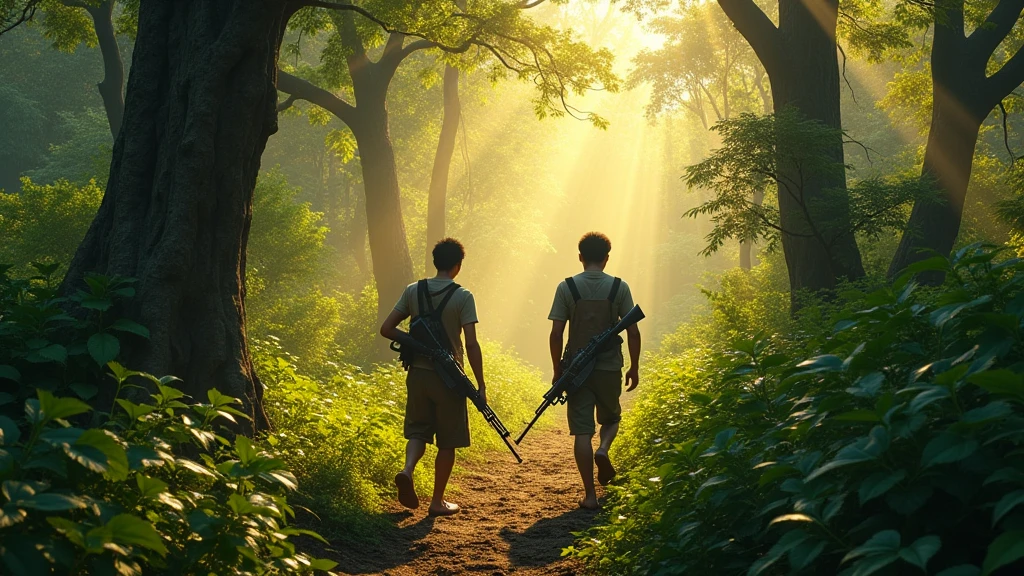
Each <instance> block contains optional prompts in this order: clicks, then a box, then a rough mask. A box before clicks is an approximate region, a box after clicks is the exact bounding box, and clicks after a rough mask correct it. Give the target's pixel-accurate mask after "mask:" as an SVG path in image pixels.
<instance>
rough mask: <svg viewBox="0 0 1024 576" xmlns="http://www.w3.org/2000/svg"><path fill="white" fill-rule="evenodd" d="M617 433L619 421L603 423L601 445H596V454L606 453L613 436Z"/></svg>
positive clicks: (613, 439)
mask: <svg viewBox="0 0 1024 576" xmlns="http://www.w3.org/2000/svg"><path fill="white" fill-rule="evenodd" d="M618 433H619V423H618V422H616V423H615V424H605V425H604V426H601V445H600V446H598V447H597V453H598V454H604V455H605V456H607V455H608V450H609V449H610V448H611V447H612V442H614V441H615V436H616V435H617V434H618Z"/></svg>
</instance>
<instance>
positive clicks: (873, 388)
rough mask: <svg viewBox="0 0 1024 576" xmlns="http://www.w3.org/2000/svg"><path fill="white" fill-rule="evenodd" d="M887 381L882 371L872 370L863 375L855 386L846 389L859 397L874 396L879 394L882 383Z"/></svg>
mask: <svg viewBox="0 0 1024 576" xmlns="http://www.w3.org/2000/svg"><path fill="white" fill-rule="evenodd" d="M884 382H885V375H884V374H882V373H881V372H872V373H870V374H866V375H864V376H861V377H860V378H858V379H857V381H856V382H854V384H853V386H851V387H850V388H847V389H846V392H847V393H849V394H852V395H854V396H857V397H859V398H874V397H875V396H878V392H879V390H881V389H882V384H883V383H884Z"/></svg>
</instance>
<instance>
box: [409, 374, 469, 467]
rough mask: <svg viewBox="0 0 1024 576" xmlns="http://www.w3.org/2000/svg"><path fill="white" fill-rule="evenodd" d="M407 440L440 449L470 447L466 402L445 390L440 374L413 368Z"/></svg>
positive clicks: (461, 397)
mask: <svg viewBox="0 0 1024 576" xmlns="http://www.w3.org/2000/svg"><path fill="white" fill-rule="evenodd" d="M405 389H406V392H407V396H406V401H405V438H406V439H407V440H413V439H415V440H422V441H424V442H426V443H427V444H433V443H434V436H435V435H436V436H437V447H438V448H465V447H466V446H469V412H468V411H467V410H466V401H467V400H466V398H465V397H464V396H461V395H459V394H458V393H456V392H455V391H454V390H452V389H451V388H448V387H447V386H445V384H444V381H443V380H441V377H440V376H438V375H437V372H434V371H433V370H430V369H427V368H417V367H415V366H413V367H412V368H409V374H408V376H406V378H405Z"/></svg>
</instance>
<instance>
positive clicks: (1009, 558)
mask: <svg viewBox="0 0 1024 576" xmlns="http://www.w3.org/2000/svg"><path fill="white" fill-rule="evenodd" d="M1021 558H1024V530H1014V531H1013V532H1003V533H1002V534H1000V535H999V537H998V538H996V539H995V541H993V542H992V543H991V544H989V545H988V552H987V553H986V554H985V561H984V562H983V563H982V565H981V573H982V575H983V576H984V575H986V574H991V573H992V572H994V571H996V570H997V569H999V568H1001V567H1003V566H1006V565H1007V564H1010V563H1012V562H1016V561H1017V560H1020V559H1021Z"/></svg>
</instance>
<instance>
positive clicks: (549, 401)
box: [516, 306, 646, 445]
mask: <svg viewBox="0 0 1024 576" xmlns="http://www.w3.org/2000/svg"><path fill="white" fill-rule="evenodd" d="M645 317H646V316H645V315H644V311H643V310H641V309H640V306H633V307H632V308H631V309H630V310H629V312H626V315H625V316H623V317H622V319H621V320H619V321H618V323H617V324H615V326H612V327H611V328H609V329H607V330H605V331H604V332H602V333H600V334H598V335H597V336H595V337H594V338H592V339H591V340H590V343H589V344H587V345H586V346H584V347H583V348H580V349H579V350H578V351H576V353H575V354H574V355H573V356H572V357H566V358H563V359H562V362H561V365H562V375H561V376H559V377H558V380H555V382H554V383H553V384H552V385H551V388H549V389H548V391H547V392H545V393H544V400H543V401H542V402H541V403H540V406H538V407H537V410H536V411H534V416H533V420H530V423H529V424H527V425H526V428H525V429H524V430H523V431H522V433H520V434H519V438H516V445H519V444H521V443H522V441H523V438H525V437H526V433H527V432H529V431H530V429H531V428H533V425H534V424H536V423H537V421H538V420H540V417H541V416H542V415H543V414H544V411H545V410H547V409H548V407H550V406H552V405H554V404H564V403H565V401H566V398H567V396H568V394H569V393H570V392H572V391H574V390H576V389H577V388H578V387H579V386H582V385H583V382H584V381H585V380H586V377H587V376H588V375H589V374H590V372H591V371H592V370H593V369H594V363H595V362H596V361H597V355H598V354H600V353H601V352H604V351H605V350H607V349H608V348H609V344H611V343H612V342H613V341H614V342H616V343H621V342H622V339H621V338H619V334H620V333H621V332H622V331H623V330H625V329H626V328H629V327H630V326H632V325H634V324H636V323H637V322H639V321H641V320H643V319H644V318H645Z"/></svg>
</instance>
